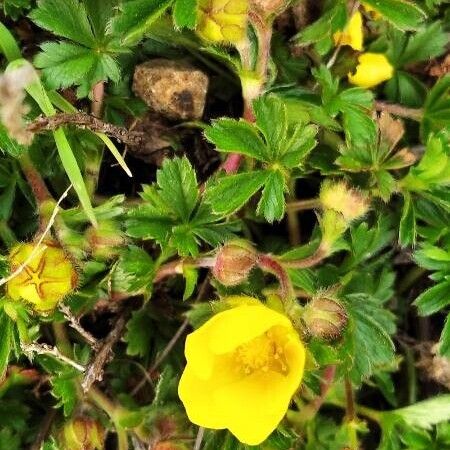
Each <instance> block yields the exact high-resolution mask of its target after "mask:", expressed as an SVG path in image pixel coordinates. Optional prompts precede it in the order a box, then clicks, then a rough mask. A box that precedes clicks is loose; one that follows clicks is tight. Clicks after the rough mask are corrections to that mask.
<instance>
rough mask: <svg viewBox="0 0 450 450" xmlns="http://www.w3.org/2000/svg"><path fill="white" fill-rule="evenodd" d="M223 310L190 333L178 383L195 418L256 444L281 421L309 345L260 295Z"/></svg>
mask: <svg viewBox="0 0 450 450" xmlns="http://www.w3.org/2000/svg"><path fill="white" fill-rule="evenodd" d="M228 300H231V302H229V303H240V306H236V307H234V308H231V309H228V310H226V311H224V312H221V313H218V314H217V315H215V316H214V317H213V318H211V319H210V320H209V321H208V322H206V323H205V324H204V325H203V326H201V327H200V328H199V329H198V330H196V331H194V332H193V333H191V334H190V335H189V336H188V337H187V339H186V347H185V355H186V359H187V365H186V368H185V370H184V372H183V375H182V377H181V380H180V384H179V387H178V393H179V396H180V398H181V400H182V402H183V404H184V406H185V408H186V411H187V414H188V417H189V419H190V420H191V422H193V423H195V424H197V425H199V426H203V427H206V428H213V429H223V428H228V429H229V430H230V431H231V433H233V434H234V435H235V436H236V437H237V438H238V439H239V440H240V441H241V442H243V443H245V444H248V445H257V444H259V443H261V442H262V441H264V440H265V439H266V438H267V437H268V436H269V434H270V433H271V432H272V431H273V430H274V429H275V428H276V427H277V426H278V424H279V422H280V421H281V419H282V418H283V416H284V415H285V413H286V411H287V409H288V406H289V402H290V400H291V397H292V395H293V394H294V393H295V391H296V390H297V388H298V387H299V384H300V382H301V379H302V376H303V368H304V362H305V348H304V346H303V344H302V342H301V341H300V339H299V336H298V334H297V333H296V331H295V330H294V328H293V326H292V324H291V322H290V320H289V319H288V318H287V317H286V316H284V315H283V314H280V313H278V312H276V311H273V310H271V309H269V308H267V307H266V306H264V305H262V304H261V303H259V302H257V301H256V300H255V299H251V298H248V297H232V298H231V299H228Z"/></svg>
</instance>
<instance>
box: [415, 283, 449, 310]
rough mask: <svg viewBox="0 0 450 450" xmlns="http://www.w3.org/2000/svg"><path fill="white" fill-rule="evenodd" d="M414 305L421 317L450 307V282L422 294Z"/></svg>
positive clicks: (440, 284) (435, 286) (437, 285)
mask: <svg viewBox="0 0 450 450" xmlns="http://www.w3.org/2000/svg"><path fill="white" fill-rule="evenodd" d="M414 305H416V306H417V308H418V309H419V314H420V315H421V316H429V315H431V314H434V313H435V312H438V311H440V310H441V309H443V308H445V307H446V306H448V305H450V280H448V281H443V282H442V283H439V284H436V285H434V286H433V287H431V288H430V289H427V290H426V291H425V292H422V294H420V295H419V296H418V297H417V298H416V300H415V301H414Z"/></svg>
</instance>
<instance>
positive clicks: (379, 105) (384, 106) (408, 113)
mask: <svg viewBox="0 0 450 450" xmlns="http://www.w3.org/2000/svg"><path fill="white" fill-rule="evenodd" d="M375 109H376V110H377V111H385V112H388V113H391V114H394V115H395V116H399V117H404V118H406V119H411V120H415V121H416V122H420V121H421V120H422V117H423V109H421V108H407V107H406V106H402V105H397V104H394V103H388V102H383V101H381V100H376V101H375Z"/></svg>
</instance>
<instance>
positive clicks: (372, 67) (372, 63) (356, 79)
mask: <svg viewBox="0 0 450 450" xmlns="http://www.w3.org/2000/svg"><path fill="white" fill-rule="evenodd" d="M358 63H359V64H358V65H357V66H356V72H355V73H354V74H351V73H349V74H348V80H349V81H350V83H352V84H354V85H356V86H359V87H362V88H371V87H373V86H376V85H377V84H380V83H383V81H387V80H389V79H391V78H392V76H393V75H394V67H393V66H392V64H391V63H390V62H389V61H388V59H387V58H386V56H385V55H383V54H382V53H363V54H362V55H360V56H359V58H358Z"/></svg>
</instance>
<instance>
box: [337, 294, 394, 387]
mask: <svg viewBox="0 0 450 450" xmlns="http://www.w3.org/2000/svg"><path fill="white" fill-rule="evenodd" d="M345 304H346V306H347V311H348V313H349V318H350V324H349V328H348V330H347V334H346V341H347V345H350V349H348V350H347V351H349V352H350V354H349V355H347V358H350V359H349V362H348V363H347V364H349V365H350V374H351V377H352V380H353V381H354V382H355V383H357V384H360V383H361V381H362V380H363V379H365V378H367V377H369V376H370V375H372V373H373V372H374V370H375V369H376V368H377V367H380V366H382V365H384V364H389V363H391V362H392V361H393V359H394V355H395V353H394V350H395V348H394V344H393V342H392V340H391V338H390V334H392V333H393V332H394V331H395V324H394V322H393V318H394V316H393V314H392V313H390V312H389V311H387V310H385V309H383V308H382V307H381V305H380V303H379V302H377V301H376V300H375V299H373V298H371V297H369V296H366V295H364V294H352V295H349V296H347V301H346V303H345ZM347 345H346V346H345V347H344V349H347Z"/></svg>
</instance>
